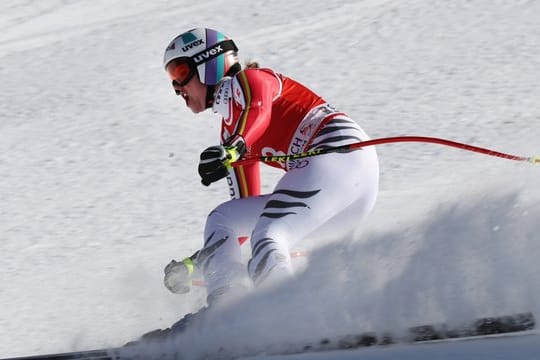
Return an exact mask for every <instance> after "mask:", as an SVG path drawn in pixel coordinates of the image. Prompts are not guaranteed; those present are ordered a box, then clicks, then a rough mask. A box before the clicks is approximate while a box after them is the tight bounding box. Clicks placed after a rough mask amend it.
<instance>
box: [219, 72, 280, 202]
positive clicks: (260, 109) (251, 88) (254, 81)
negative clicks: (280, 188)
mask: <svg viewBox="0 0 540 360" xmlns="http://www.w3.org/2000/svg"><path fill="white" fill-rule="evenodd" d="M279 91H280V83H279V81H278V79H277V77H276V76H275V75H274V74H273V72H272V73H269V72H266V71H264V70H244V71H241V72H240V73H238V74H237V75H236V76H235V77H234V79H233V83H232V92H233V101H234V103H235V105H236V106H238V107H239V108H241V109H242V111H241V112H240V114H239V118H238V119H237V126H236V130H235V133H234V134H232V135H231V137H230V138H238V137H241V138H242V139H243V141H244V143H245V145H246V149H247V154H249V153H250V149H251V145H252V144H254V143H255V142H257V141H258V140H259V139H260V138H261V136H262V135H263V134H264V133H265V131H266V129H267V128H268V125H269V124H270V119H271V116H272V102H273V100H274V98H275V96H276V95H277V94H278V93H279ZM227 183H228V185H229V193H230V195H231V198H233V199H238V198H245V197H248V196H257V195H260V194H261V175H260V165H259V163H252V164H248V165H244V166H239V167H234V168H233V169H232V170H231V171H230V174H229V177H228V178H227Z"/></svg>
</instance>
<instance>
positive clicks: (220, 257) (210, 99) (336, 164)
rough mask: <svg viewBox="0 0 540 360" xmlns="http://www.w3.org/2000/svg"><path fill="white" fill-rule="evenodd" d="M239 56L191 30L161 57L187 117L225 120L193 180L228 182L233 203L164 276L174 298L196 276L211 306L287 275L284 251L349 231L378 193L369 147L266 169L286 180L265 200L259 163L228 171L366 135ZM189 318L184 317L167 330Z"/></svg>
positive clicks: (219, 38)
mask: <svg viewBox="0 0 540 360" xmlns="http://www.w3.org/2000/svg"><path fill="white" fill-rule="evenodd" d="M237 51H238V49H237V47H236V45H235V43H234V42H233V40H231V39H230V38H228V37H227V36H225V35H224V34H223V33H221V32H219V31H216V30H213V29H208V28H197V29H192V30H189V31H187V32H184V33H182V34H180V35H179V36H177V37H176V38H174V39H173V40H172V41H171V42H170V44H169V45H168V46H167V48H166V50H165V55H164V67H165V70H166V71H167V73H168V76H169V77H170V81H172V86H173V88H174V91H175V92H176V94H177V95H178V96H181V97H182V98H183V100H184V101H185V103H186V106H187V107H188V108H190V109H191V110H192V111H193V113H200V112H203V111H205V110H206V109H209V108H211V109H212V110H213V112H215V113H217V114H219V115H221V117H222V120H221V134H220V135H221V136H220V141H219V144H217V145H213V146H210V147H208V148H207V149H205V150H204V151H202V153H201V155H200V163H199V166H198V171H199V175H200V177H201V182H202V184H204V185H206V186H208V185H210V184H211V183H214V182H216V181H219V180H221V179H224V178H226V182H227V184H228V188H229V192H230V195H231V200H230V201H227V202H225V203H223V204H221V205H219V206H218V207H217V208H215V209H214V210H213V211H212V212H211V213H210V214H209V215H208V218H207V222H206V226H205V229H204V244H203V247H202V249H201V250H200V251H198V252H197V253H195V254H194V255H193V256H191V257H189V258H186V259H184V260H183V261H178V262H177V261H175V260H173V261H172V262H171V263H170V264H168V265H167V267H166V268H165V285H166V286H167V287H168V288H169V289H170V290H171V291H173V292H180V293H181V292H186V291H188V290H189V285H190V281H191V279H190V275H191V274H192V273H193V270H194V269H195V268H198V269H200V270H201V272H202V274H203V276H204V279H205V282H206V286H207V294H208V297H207V301H208V305H209V306H211V305H212V304H214V303H219V302H221V301H222V300H223V301H225V300H226V299H228V298H232V297H233V296H234V295H237V294H241V293H244V292H245V291H247V290H248V289H249V288H251V287H253V286H262V285H265V284H274V283H276V282H278V281H280V280H281V279H284V278H287V277H288V276H290V275H291V273H292V268H291V258H290V255H289V248H290V247H291V245H293V244H296V243H298V242H300V241H310V240H311V239H314V238H317V237H319V236H321V235H322V234H325V233H331V232H332V231H336V229H339V230H340V231H348V232H352V231H354V229H355V227H356V226H357V225H358V223H359V221H360V219H362V218H363V217H365V216H366V214H368V213H369V212H370V210H371V209H372V207H373V205H374V203H375V199H376V195H377V191H378V181H379V166H378V159H377V154H376V151H375V149H374V148H373V147H366V148H363V149H361V150H358V151H352V152H348V153H333V154H327V155H322V156H316V157H311V158H302V159H296V160H290V161H284V162H274V163H270V164H269V165H271V166H274V167H277V168H280V169H283V170H285V173H284V175H283V176H282V177H281V179H280V180H279V181H278V183H277V184H276V185H275V188H274V189H273V191H272V192H271V193H269V194H264V195H261V183H260V171H259V163H250V164H248V165H243V166H238V167H235V166H232V165H231V164H232V163H233V162H234V161H237V160H239V159H242V158H244V157H249V156H261V155H285V154H299V153H303V152H307V151H311V150H317V149H324V148H330V147H335V146H340V145H345V144H350V143H355V142H359V141H365V140H368V136H367V135H366V134H365V132H364V131H363V130H362V129H361V128H360V127H359V125H358V124H357V123H356V122H355V121H353V120H352V119H350V118H349V117H348V116H347V115H346V114H345V113H343V112H340V111H338V110H336V109H334V108H333V107H332V106H330V105H329V104H328V103H327V102H326V101H325V100H324V99H323V98H321V97H320V96H319V95H317V94H315V93H314V92H313V91H311V90H310V89H308V88H307V87H305V86H304V85H302V84H300V83H299V82H297V81H295V80H293V79H291V78H289V77H287V76H285V75H282V74H280V73H277V72H275V71H273V70H271V69H264V68H258V66H254V64H251V65H248V67H247V68H245V69H242V67H241V65H240V63H239V61H238V55H237ZM245 238H248V239H249V241H250V244H251V258H250V260H249V262H248V264H247V266H246V264H243V262H242V259H241V248H240V241H239V239H245ZM196 316H197V313H195V314H189V315H188V316H186V317H185V318H184V319H182V320H180V321H179V322H178V323H176V324H175V325H173V327H172V329H173V331H181V330H183V329H184V328H185V326H186V324H187V323H189V321H191V320H192V319H193V318H194V317H196Z"/></svg>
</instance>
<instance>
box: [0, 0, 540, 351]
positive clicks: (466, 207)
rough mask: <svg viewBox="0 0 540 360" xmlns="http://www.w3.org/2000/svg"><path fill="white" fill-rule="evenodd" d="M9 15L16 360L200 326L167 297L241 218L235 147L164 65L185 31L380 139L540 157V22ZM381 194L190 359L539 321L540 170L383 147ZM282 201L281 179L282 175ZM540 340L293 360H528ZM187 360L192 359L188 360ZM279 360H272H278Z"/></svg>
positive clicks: (436, 150)
mask: <svg viewBox="0 0 540 360" xmlns="http://www.w3.org/2000/svg"><path fill="white" fill-rule="evenodd" d="M130 5H131V6H130V7H126V4H125V3H124V2H121V1H92V2H87V1H82V0H70V1H66V0H62V1H60V0H49V1H46V2H43V1H41V2H40V1H36V0H30V1H25V2H21V1H14V0H4V1H2V3H1V4H0V30H1V31H0V76H1V79H2V81H1V84H2V85H1V87H0V97H1V98H2V101H1V102H0V175H1V176H0V203H1V206H0V254H1V256H0V268H1V269H2V271H1V272H0V339H2V341H1V343H0V354H1V356H2V357H8V356H22V355H28V354H37V353H50V352H63V351H70V350H76V349H90V348H98V347H104V346H118V345H121V344H124V343H125V342H127V341H130V340H132V339H134V338H136V337H137V336H139V335H140V334H142V333H144V332H146V331H148V330H151V329H154V328H163V327H167V326H169V325H170V324H171V323H173V322H174V321H176V320H177V319H178V318H180V317H181V316H182V315H183V314H185V313H186V312H190V311H194V310H196V309H197V308H198V307H199V306H200V305H201V303H202V301H203V298H204V290H203V289H199V288H197V289H194V291H193V292H192V293H190V294H188V295H173V294H170V293H168V291H167V290H166V289H165V288H164V287H163V285H162V269H163V267H164V266H165V265H166V264H167V263H168V262H169V261H170V260H171V259H172V258H176V259H179V258H182V257H184V256H187V255H190V254H191V253H193V252H194V251H195V250H196V249H198V248H199V246H200V244H201V242H202V229H203V225H204V221H205V217H206V214H207V213H208V212H209V211H211V210H212V208H213V207H215V206H216V205H217V204H219V203H220V202H222V201H225V200H226V199H227V196H228V195H227V191H226V190H225V187H224V185H222V184H214V185H213V186H211V187H209V188H205V187H202V186H201V185H200V183H199V179H198V176H197V174H196V166H197V158H198V154H199V152H200V151H201V150H202V149H204V148H205V147H206V146H208V145H211V144H214V143H216V141H217V139H218V131H219V130H218V128H219V120H218V119H217V118H216V117H215V115H214V114H212V113H211V112H206V113H204V114H202V115H199V116H194V115H192V114H191V112H190V111H189V110H188V109H186V108H185V106H184V105H183V101H182V100H181V99H179V98H177V97H176V96H174V93H173V92H172V91H171V89H170V85H169V84H168V81H167V78H166V76H165V73H164V71H163V69H162V65H161V57H162V54H163V50H164V47H165V46H166V45H167V43H168V42H169V41H170V39H171V38H172V37H174V36H176V35H177V34H178V33H180V32H182V31H185V30H187V29H190V28H192V27H199V26H206V27H213V28H217V29H220V30H222V31H223V32H225V33H227V34H228V35H229V36H231V37H233V38H234V40H235V42H236V43H237V45H238V46H239V48H240V55H241V58H242V59H243V60H247V59H257V60H259V61H260V62H261V64H262V65H263V66H269V67H272V68H274V69H275V70H277V71H280V72H283V73H285V74H287V75H289V76H291V77H293V78H296V79H298V80H300V81H302V82H304V83H305V84H307V85H308V86H310V87H312V88H313V89H314V90H316V91H317V92H319V93H320V94H321V95H322V96H324V97H325V98H326V99H327V100H328V101H330V102H331V103H332V104H333V105H334V106H336V107H338V108H339V109H341V110H343V111H345V112H347V113H348V114H350V115H351V116H352V117H353V118H354V119H356V120H357V121H358V122H359V123H360V124H361V126H362V127H363V128H364V129H365V130H366V131H367V132H368V133H369V134H370V135H371V137H373V138H378V137H387V136H396V135H422V136H435V137H442V138H447V139H451V140H455V141H460V142H466V143H470V144H473V145H477V146H483V147H489V148H492V149H494V150H498V151H504V152H509V153H513V154H516V155H523V156H532V155H538V154H539V153H540V146H539V141H538V139H539V138H540V102H539V101H538V99H540V86H539V85H538V84H540V72H539V71H538V69H539V68H540V36H539V35H540V22H538V16H539V15H540V2H538V1H525V0H523V1H522V0H513V1H503V0H496V1H495V0H491V1H488V0H475V1H466V0H455V1H452V2H433V1H428V0H411V1H407V2H404V1H399V0H363V1H322V0H313V1H311V2H310V3H309V6H306V5H305V3H304V2H294V1H293V2H291V1H284V0H275V1H272V2H248V1H237V2H234V3H233V2H230V1H223V0H216V1H213V2H192V3H182V2H171V1H165V0H162V1H154V2H148V1H142V0H137V1H132V2H130ZM378 153H379V156H380V161H381V191H380V195H379V199H378V203H377V206H376V208H375V210H374V211H373V213H372V214H371V216H370V217H369V218H368V219H367V220H366V221H364V222H363V223H362V224H359V230H358V233H357V234H356V235H355V237H354V238H339V236H336V237H337V238H338V239H337V240H336V241H334V242H333V243H326V242H320V243H317V244H306V245H305V248H301V249H297V250H309V251H310V259H309V261H307V260H306V259H298V260H297V262H298V265H299V268H300V271H299V273H298V275H297V276H296V277H295V278H293V279H291V281H289V282H286V283H284V284H282V285H281V286H280V287H278V288H276V289H272V291H263V290H261V291H260V292H259V293H256V294H252V295H250V296H248V297H247V298H246V299H241V300H239V301H238V303H235V304H233V305H231V306H230V308H228V309H227V311H226V312H225V313H224V314H222V315H220V316H221V317H224V319H221V318H220V316H217V317H216V321H215V322H214V323H213V324H212V325H213V326H211V327H210V328H209V329H206V330H204V331H202V333H194V334H188V336H186V339H184V340H182V341H183V343H181V344H179V345H180V346H182V349H189V350H188V352H189V355H192V356H196V355H197V354H198V353H200V351H203V349H209V348H219V347H221V346H230V347H235V346H241V345H242V344H243V343H246V342H247V343H252V344H258V343H260V344H265V343H279V342H280V341H287V340H294V339H298V340H300V339H303V338H311V337H316V336H322V335H326V334H328V333H333V334H339V333H343V334H345V333H350V332H354V331H356V332H358V331H370V330H387V329H393V330H395V329H401V328H404V327H407V326H412V325H419V324H424V323H431V322H440V321H447V322H450V323H459V322H460V321H464V320H468V319H471V318H475V317H479V316H491V315H501V314H509V313H513V312H521V311H533V312H534V313H535V314H537V315H538V314H540V276H539V275H538V274H539V270H540V265H539V262H538V260H537V259H538V258H540V236H539V235H538V231H537V229H538V219H539V218H540V205H539V204H540V201H539V200H540V188H539V187H538V184H539V183H540V173H539V168H538V167H537V166H536V167H534V166H531V165H530V164H526V163H519V162H513V161H509V160H502V159H497V158H492V157H487V156H484V155H479V154H472V153H468V152H465V151H460V150H456V149H450V148H445V147H441V146H438V145H428V144H396V145H382V146H379V147H378ZM265 175H266V180H265V184H264V189H265V191H270V190H271V188H272V184H273V181H275V179H276V177H277V176H279V173H276V172H274V171H273V170H265ZM538 340H539V339H538V336H534V335H533V336H529V337H524V338H505V339H495V340H489V341H479V342H459V343H458V342H456V343H452V344H437V345H435V344H433V345H421V346H399V347H395V348H373V349H363V350H358V351H355V352H342V353H332V354H331V355H329V354H319V355H315V354H301V355H298V356H295V357H293V358H321V357H325V356H327V357H326V358H328V357H330V358H338V357H343V358H346V357H353V356H354V357H362V358H367V359H390V358H397V357H399V358H403V359H404V358H415V359H433V358H438V359H450V358H467V356H468V358H475V359H478V358H489V359H497V358H510V357H512V358H515V359H531V358H533V357H534V355H535V354H538V352H539V351H540V346H539V345H538V344H540V342H539V341H538ZM181 354H182V355H185V354H183V352H181ZM259 358H262V357H259Z"/></svg>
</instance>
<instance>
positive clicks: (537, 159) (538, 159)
mask: <svg viewBox="0 0 540 360" xmlns="http://www.w3.org/2000/svg"><path fill="white" fill-rule="evenodd" d="M402 142H423V143H431V144H439V145H445V146H450V147H454V148H458V149H461V150H466V151H472V152H477V153H481V154H484V155H489V156H495V157H499V158H503V159H507V160H514V161H522V162H529V163H531V164H539V163H540V156H532V157H526V156H517V155H511V154H506V153H502V152H499V151H495V150H491V149H486V148H482V147H478V146H473V145H469V144H464V143H460V142H457V141H452V140H447V139H441V138H436V137H428V136H395V137H387V138H379V139H372V140H367V141H361V142H357V143H353V144H348V145H343V146H337V147H334V148H326V149H320V150H313V151H308V152H304V153H299V154H287V155H269V156H251V157H247V158H244V159H242V160H238V161H235V162H233V163H232V164H231V165H232V166H241V165H246V164H250V163H253V162H257V161H261V162H283V161H289V160H296V159H302V158H307V157H312V156H318V155H324V154H330V153H340V152H349V151H353V150H357V149H361V148H364V147H368V146H375V145H382V144H390V143H402Z"/></svg>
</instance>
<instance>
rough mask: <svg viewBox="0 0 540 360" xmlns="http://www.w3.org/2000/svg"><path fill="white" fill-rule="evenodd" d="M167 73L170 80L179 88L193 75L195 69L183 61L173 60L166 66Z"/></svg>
mask: <svg viewBox="0 0 540 360" xmlns="http://www.w3.org/2000/svg"><path fill="white" fill-rule="evenodd" d="M167 73H168V74H169V77H170V78H171V80H173V81H175V82H176V83H178V85H179V86H184V85H186V84H187V83H188V82H189V81H190V80H191V78H192V77H193V75H195V67H194V66H192V65H191V64H190V63H189V62H187V61H186V60H183V59H181V60H173V61H171V62H170V63H169V64H168V65H167Z"/></svg>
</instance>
